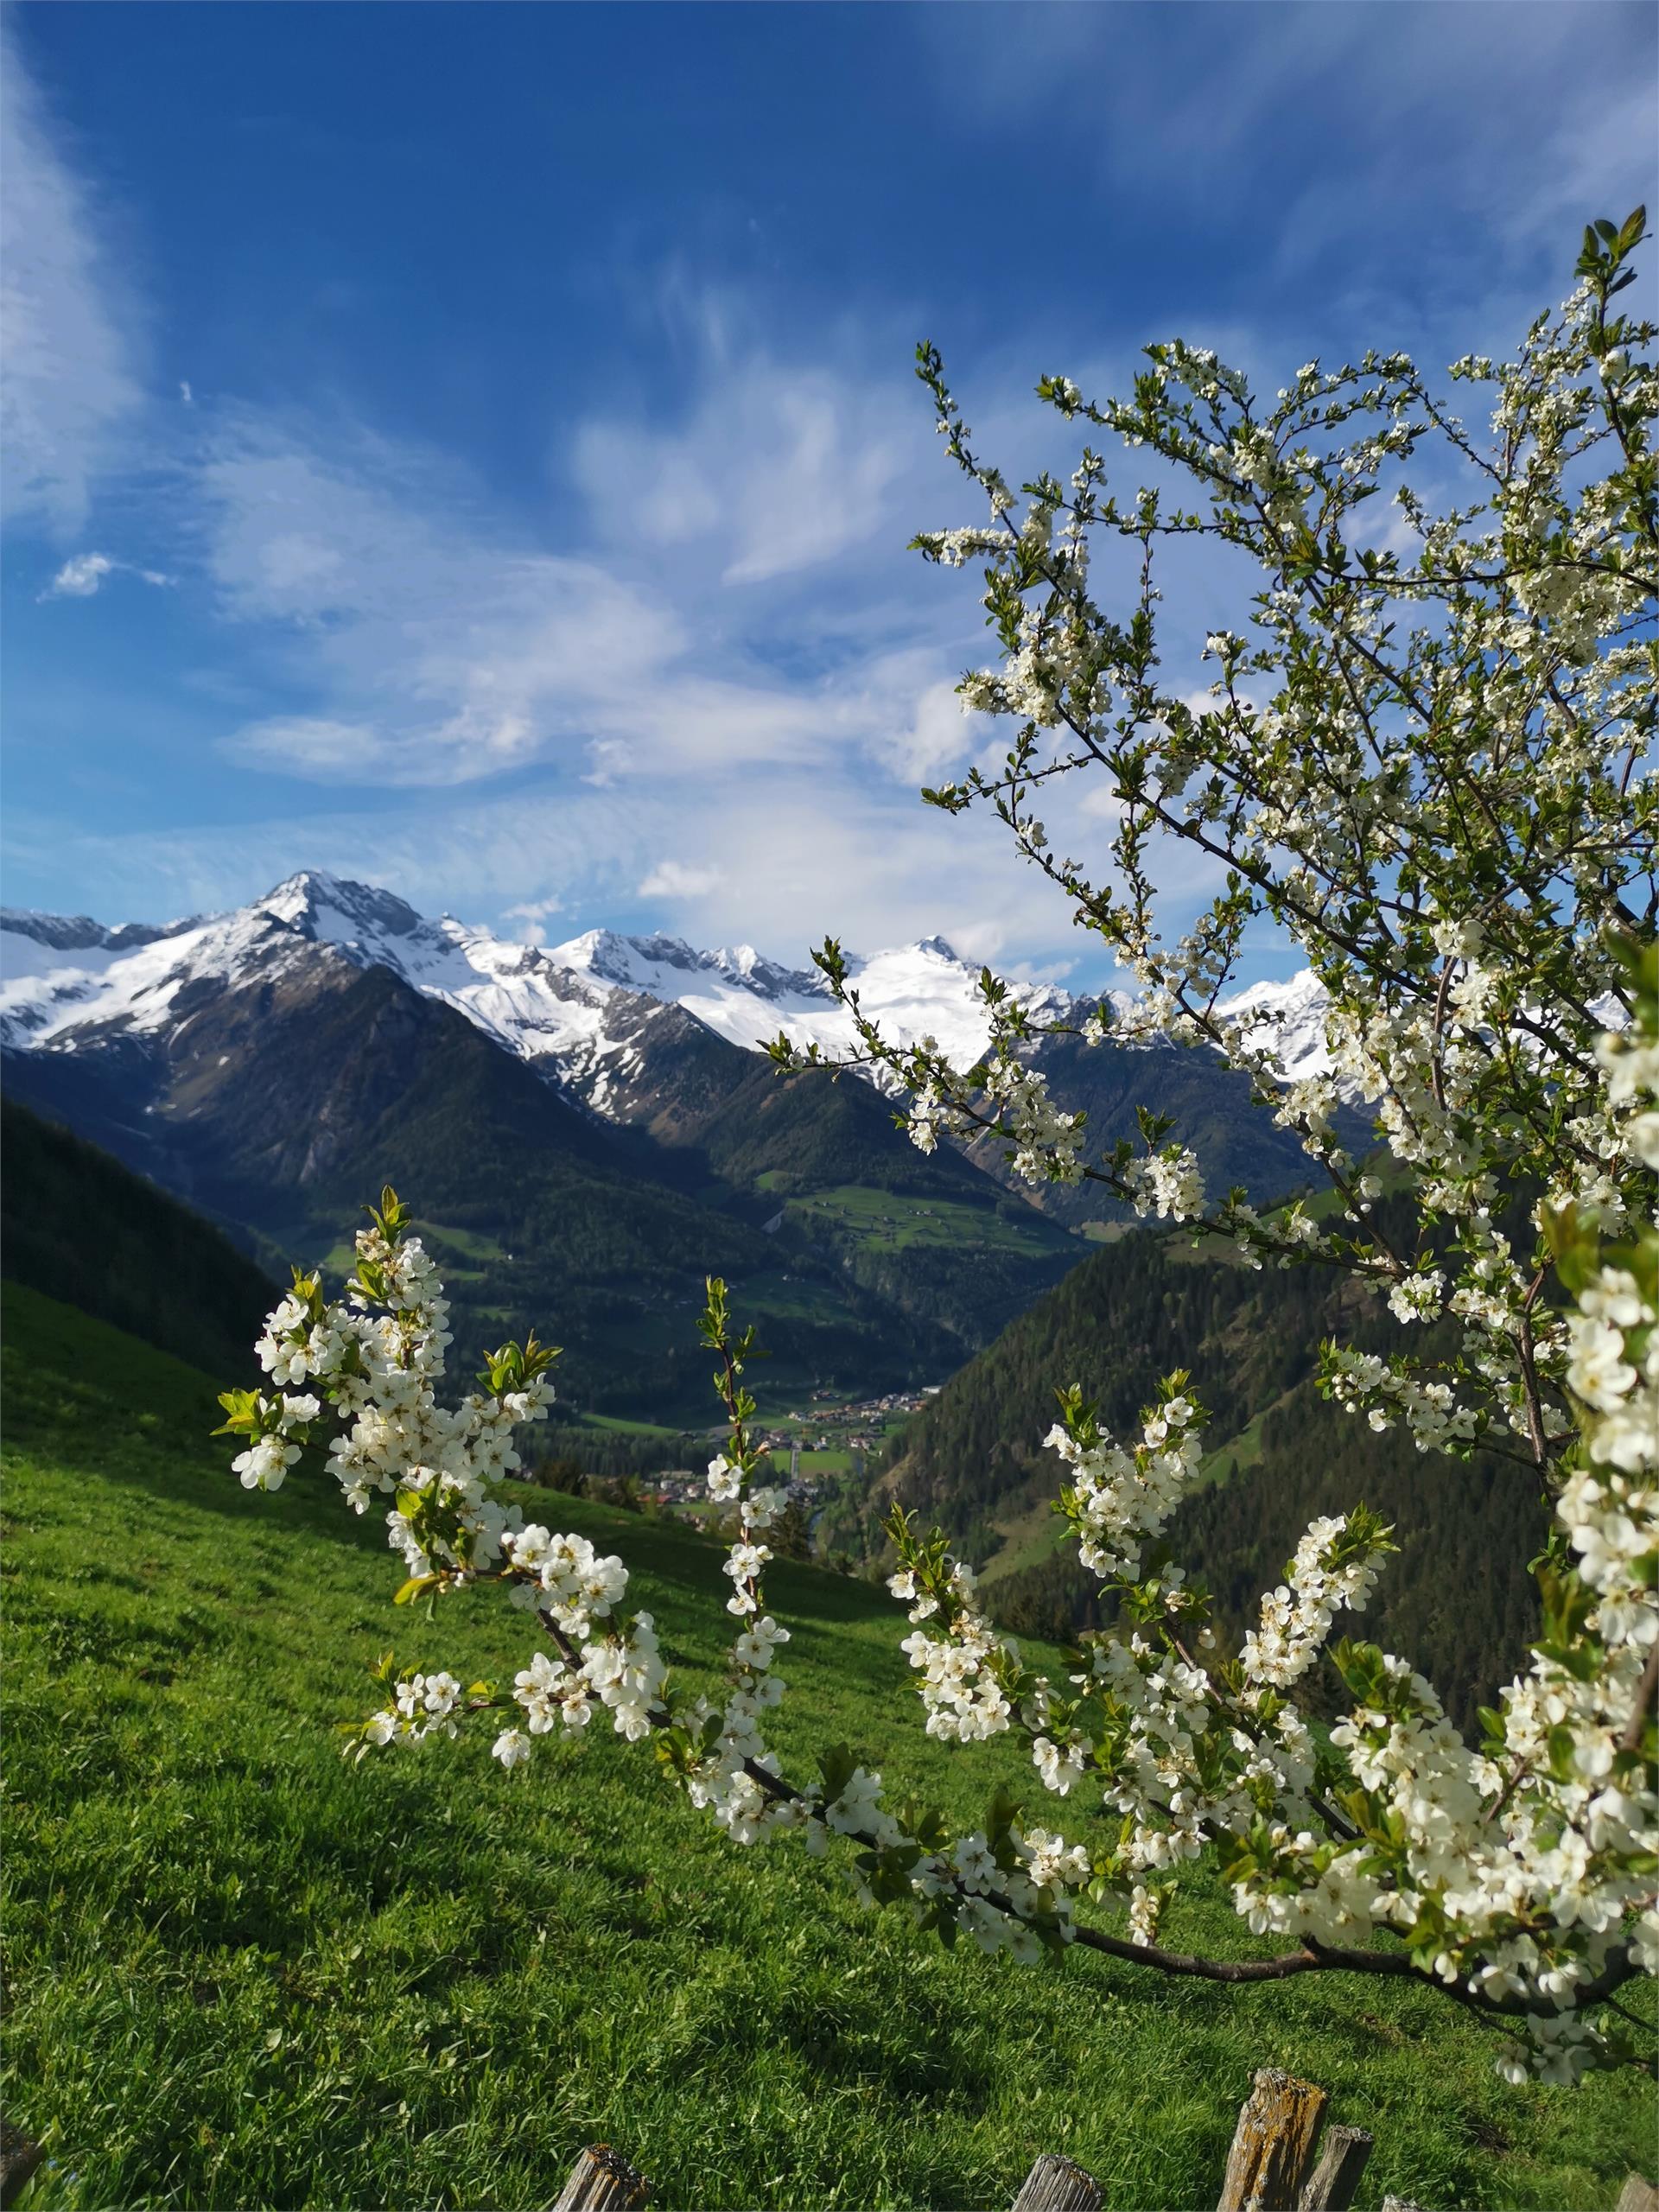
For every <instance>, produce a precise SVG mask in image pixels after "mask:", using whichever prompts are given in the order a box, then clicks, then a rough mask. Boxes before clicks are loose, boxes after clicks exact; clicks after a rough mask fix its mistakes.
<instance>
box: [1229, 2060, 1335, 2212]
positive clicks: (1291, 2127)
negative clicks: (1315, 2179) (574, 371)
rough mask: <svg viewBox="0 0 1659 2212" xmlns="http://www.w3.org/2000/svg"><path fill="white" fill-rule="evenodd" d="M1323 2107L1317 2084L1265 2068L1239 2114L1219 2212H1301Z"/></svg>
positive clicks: (1323, 2096)
mask: <svg viewBox="0 0 1659 2212" xmlns="http://www.w3.org/2000/svg"><path fill="white" fill-rule="evenodd" d="M1325 2103H1326V2098H1325V2091H1324V2090H1323V2089H1321V2088H1319V2087H1318V2086H1317V2085H1316V2084H1315V2083H1313V2082H1299V2081H1298V2080H1297V2078H1296V2076H1295V2075H1294V2074H1285V2073H1281V2070H1280V2069H1279V2068H1278V2067H1276V2066H1264V2067H1262V2069H1261V2071H1260V2072H1259V2073H1258V2074H1257V2075H1256V2077H1255V2087H1254V2088H1252V2089H1251V2091H1250V2094H1249V2097H1248V2098H1247V2099H1246V2100H1245V2103H1244V2107H1243V2111H1242V2112H1241V2113H1239V2115H1238V2126H1237V2127H1236V2129H1235V2130H1234V2132H1233V2147H1232V2149H1231V2150H1230V2152H1228V2153H1227V2172H1226V2177H1225V2178H1224V2181H1223V2182H1222V2184H1221V2201H1220V2202H1219V2204H1217V2208H1216V2212H1246V2207H1248V2208H1249V2212H1297V2200H1298V2199H1299V2198H1300V2195H1301V2190H1302V2183H1303V2182H1304V2181H1305V2180H1306V2177H1307V2170H1308V2166H1309V2164H1311V2163H1312V2160H1313V2143H1314V2139H1315V2138H1316V2137H1317V2136H1318V2134H1319V2122H1320V2120H1322V2119H1323V2118H1324V2117H1325Z"/></svg>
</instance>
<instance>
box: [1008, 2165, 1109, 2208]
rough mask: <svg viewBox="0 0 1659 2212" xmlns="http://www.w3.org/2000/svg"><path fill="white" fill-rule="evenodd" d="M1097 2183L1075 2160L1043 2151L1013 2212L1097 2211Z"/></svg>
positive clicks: (1099, 2199) (1099, 2205)
mask: <svg viewBox="0 0 1659 2212" xmlns="http://www.w3.org/2000/svg"><path fill="white" fill-rule="evenodd" d="M1103 2201H1104V2200H1103V2196H1102V2195H1101V2187H1100V2183H1098V2182H1097V2181H1096V2179H1095V2177H1094V2176H1093V2174H1091V2173H1090V2172H1088V2171H1086V2170H1085V2169H1084V2167H1082V2166H1080V2165H1078V2164H1077V2162H1076V2161H1075V2160H1074V2159H1071V2158H1061V2157H1060V2156H1059V2155H1058V2152H1052V2151H1045V2152H1044V2153H1043V2155H1042V2157H1041V2158H1039V2159H1038V2161H1037V2163H1036V2164H1035V2165H1034V2166H1033V2168H1032V2170H1031V2171H1030V2172H1029V2173H1028V2174H1027V2176H1026V2178H1025V2181H1024V2183H1023V2184H1022V2185H1021V2188H1020V2194H1019V2196H1016V2197H1015V2198H1014V2212H1100V2208H1101V2205H1102V2203H1103Z"/></svg>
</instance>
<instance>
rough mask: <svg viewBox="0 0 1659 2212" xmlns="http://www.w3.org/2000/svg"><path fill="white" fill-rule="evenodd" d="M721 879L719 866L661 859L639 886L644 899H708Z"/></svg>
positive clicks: (640, 894)
mask: <svg viewBox="0 0 1659 2212" xmlns="http://www.w3.org/2000/svg"><path fill="white" fill-rule="evenodd" d="M720 880H721V871H720V870H719V869H718V868H698V867H695V866H693V865H691V864H690V863H689V862H688V861H658V864H657V866H656V867H655V868H652V871H651V874H649V875H648V876H647V877H646V878H645V881H644V882H643V883H642V884H641V885H640V886H639V896H640V897H641V898H642V899H706V898H707V897H708V895H709V893H710V892H711V891H712V890H713V889H714V888H715V885H716V884H717V883H718V882H719V881H720Z"/></svg>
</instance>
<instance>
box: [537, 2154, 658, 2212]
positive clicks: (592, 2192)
mask: <svg viewBox="0 0 1659 2212" xmlns="http://www.w3.org/2000/svg"><path fill="white" fill-rule="evenodd" d="M650 2195H651V2188H650V2184H649V2183H647V2182H646V2180H645V2177H644V2176H643V2175H642V2174H637V2173H635V2171H634V2170H633V2168H632V2166H631V2165H630V2164H628V2162H627V2160H626V2158H623V2157H621V2156H620V2154H619V2153H618V2152H615V2151H613V2150H612V2148H611V2146H610V2145H609V2144H608V2143H593V2144H590V2145H588V2148H587V2150H585V2151H584V2152H582V2156H581V2157H580V2158H578V2159H577V2160H576V2163H575V2165H574V2166H573V2167H572V2168H571V2169H570V2178H569V2181H568V2182H566V2183H565V2184H564V2188H563V2192H562V2193H561V2195H560V2197H559V2201H558V2202H557V2203H556V2205H555V2206H554V2207H553V2212H639V2206H641V2205H642V2204H643V2203H644V2202H645V2199H646V2198H647V2197H648V2196H650Z"/></svg>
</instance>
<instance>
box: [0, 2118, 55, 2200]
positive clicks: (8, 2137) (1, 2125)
mask: <svg viewBox="0 0 1659 2212" xmlns="http://www.w3.org/2000/svg"><path fill="white" fill-rule="evenodd" d="M45 2156H46V2153H45V2152H44V2151H42V2150H41V2146H40V2145H39V2144H38V2143H37V2142H36V2141H35V2139H34V2137H33V2136H32V2135H25V2134H24V2133H23V2131H22V2128H21V2127H14V2126H12V2124H11V2122H10V2120H0V2205H6V2204H10V2202H11V2200H12V2198H13V2197H14V2196H16V2195H17V2194H18V2193H19V2191H20V2190H22V2186H23V2183H25V2182H26V2181H27V2180H28V2179H29V2177H30V2175H31V2174H33V2172H34V2171H35V2168H36V2167H37V2166H38V2165H39V2164H40V2163H41V2159H42V2158H44V2157H45Z"/></svg>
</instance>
